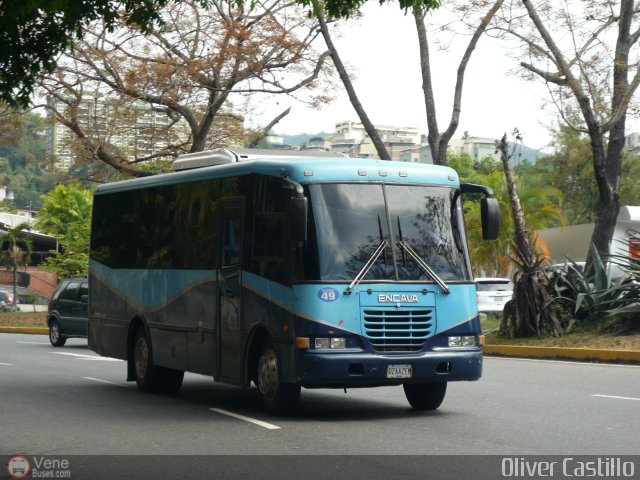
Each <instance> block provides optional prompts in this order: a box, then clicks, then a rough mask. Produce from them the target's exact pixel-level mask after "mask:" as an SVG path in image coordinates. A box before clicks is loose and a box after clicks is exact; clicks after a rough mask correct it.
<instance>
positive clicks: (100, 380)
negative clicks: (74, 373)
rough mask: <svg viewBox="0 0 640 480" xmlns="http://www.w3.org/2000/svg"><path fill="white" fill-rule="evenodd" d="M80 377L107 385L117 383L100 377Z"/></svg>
mask: <svg viewBox="0 0 640 480" xmlns="http://www.w3.org/2000/svg"><path fill="white" fill-rule="evenodd" d="M82 378H84V379H85V380H91V381H94V382H100V383H108V384H109V385H118V384H117V383H113V382H110V381H109V380H102V379H100V378H93V377H82Z"/></svg>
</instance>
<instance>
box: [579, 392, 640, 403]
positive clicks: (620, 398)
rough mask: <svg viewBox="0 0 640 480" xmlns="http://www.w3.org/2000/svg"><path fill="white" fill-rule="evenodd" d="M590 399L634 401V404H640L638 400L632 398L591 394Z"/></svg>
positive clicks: (639, 399)
mask: <svg viewBox="0 0 640 480" xmlns="http://www.w3.org/2000/svg"><path fill="white" fill-rule="evenodd" d="M591 396H592V397H599V398H613V399H615V400H635V401H636V402H640V398H633V397H616V396H615V395H600V394H597V393H596V394H593V395H591Z"/></svg>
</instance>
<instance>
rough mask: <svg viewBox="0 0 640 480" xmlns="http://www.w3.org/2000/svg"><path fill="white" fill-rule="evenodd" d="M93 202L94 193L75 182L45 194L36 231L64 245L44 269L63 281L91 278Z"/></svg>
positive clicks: (46, 262)
mask: <svg viewBox="0 0 640 480" xmlns="http://www.w3.org/2000/svg"><path fill="white" fill-rule="evenodd" d="M92 203H93V197H92V193H91V190H89V189H88V188H85V187H82V186H81V185H79V184H78V183H77V182H75V181H74V182H71V183H69V184H68V185H66V186H65V185H58V186H57V187H56V188H54V189H53V190H51V191H50V192H49V193H47V194H46V195H44V197H43V206H42V208H41V209H40V211H39V212H38V216H37V220H36V228H38V229H39V230H40V231H42V232H44V233H47V234H49V235H53V236H55V237H56V238H58V241H59V242H60V244H61V245H62V251H61V252H56V253H55V254H54V255H53V256H52V257H49V258H47V260H46V261H45V263H44V264H43V268H44V269H46V270H49V271H52V272H54V273H56V274H57V275H58V276H59V277H61V278H64V277H71V276H77V275H80V276H83V275H87V272H88V268H89V231H90V227H91V206H92Z"/></svg>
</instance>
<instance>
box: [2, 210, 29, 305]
mask: <svg viewBox="0 0 640 480" xmlns="http://www.w3.org/2000/svg"><path fill="white" fill-rule="evenodd" d="M23 230H26V231H27V232H29V231H30V230H31V225H30V224H29V223H27V222H22V223H20V224H18V225H16V226H15V227H12V228H9V229H7V231H6V232H5V233H0V246H2V260H3V263H4V265H5V266H6V267H7V268H11V269H12V271H13V306H14V308H17V305H18V265H21V264H22V263H23V262H24V261H28V260H29V258H30V257H31V252H32V251H33V244H32V242H31V240H30V239H29V236H28V234H27V236H26V237H24V236H23V235H22V231H23ZM5 243H6V244H7V246H6V250H5V248H4V246H5ZM21 247H22V248H21Z"/></svg>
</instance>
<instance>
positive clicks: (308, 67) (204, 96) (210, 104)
mask: <svg viewBox="0 0 640 480" xmlns="http://www.w3.org/2000/svg"><path fill="white" fill-rule="evenodd" d="M162 17H163V20H164V24H163V26H162V27H161V28H158V29H155V30H152V31H151V33H150V34H149V35H145V34H144V33H142V32H140V31H139V30H136V29H133V28H130V27H126V26H125V25H123V27H122V28H121V29H119V30H117V31H116V32H113V33H111V32H109V31H107V30H106V29H105V28H103V27H102V26H101V25H100V24H92V25H90V26H88V27H86V28H85V31H84V34H83V37H82V40H80V41H78V42H76V43H75V44H74V45H73V48H71V49H70V51H69V52H68V53H67V54H66V55H65V56H64V57H63V58H62V59H61V61H60V62H59V64H58V68H57V70H56V72H54V74H52V75H49V76H47V77H46V78H45V79H44V80H43V81H42V82H40V86H41V93H42V96H43V97H46V100H47V101H44V102H42V105H44V106H46V107H47V108H48V109H49V110H50V111H51V112H52V114H53V116H54V117H55V119H56V120H57V121H59V122H61V123H62V124H64V125H65V126H67V127H68V128H69V129H71V130H72V131H73V133H74V136H75V139H76V141H77V143H78V144H79V147H80V148H76V149H77V150H78V149H81V150H83V151H84V152H86V154H87V155H88V156H90V157H91V158H94V159H97V160H100V161H102V162H104V163H106V164H108V165H110V166H112V167H114V168H116V169H117V170H118V171H120V172H122V173H125V174H127V175H135V176H139V175H145V174H148V170H146V169H144V168H140V167H139V166H137V165H136V164H140V163H142V162H148V161H149V160H154V159H158V158H167V157H175V156H176V155H177V154H179V153H181V152H197V151H201V150H203V149H205V148H210V147H211V146H213V145H214V144H216V143H217V144H220V143H228V142H225V141H222V142H221V141H220V139H216V137H215V133H216V132H219V133H223V134H225V135H228V134H230V135H231V136H232V137H233V138H234V139H235V142H234V143H238V141H239V140H238V139H240V142H241V141H242V137H243V134H244V132H243V130H242V121H241V118H238V116H237V115H235V116H234V115H232V114H230V112H231V111H232V110H234V109H235V107H234V105H237V103H239V102H238V99H240V98H241V97H243V96H248V95H260V94H262V95H273V94H285V95H289V96H295V95H296V93H297V92H299V91H303V90H306V91H310V90H314V91H315V92H316V93H317V94H318V97H319V99H320V100H319V101H322V102H326V101H327V99H328V97H327V95H325V94H324V92H323V91H321V89H320V88H319V87H320V86H322V82H321V80H326V79H327V78H328V77H327V74H328V72H329V70H328V68H327V67H328V65H327V64H326V58H327V57H328V55H329V53H328V52H325V53H319V52H317V51H316V50H315V49H314V48H313V46H312V44H313V43H314V40H315V39H316V37H317V36H318V31H317V22H316V21H314V20H313V19H312V18H309V17H308V16H307V15H306V14H305V13H304V12H303V10H302V9H301V8H299V7H297V6H296V4H295V3H294V2H286V1H282V0H271V1H269V2H263V3H259V4H256V5H255V6H253V8H249V7H248V6H246V7H240V6H238V5H236V3H235V2H226V1H223V0H218V1H213V2H209V7H208V8H207V9H203V8H202V7H201V6H199V3H198V2H195V1H185V2H177V3H176V4H171V5H170V6H169V7H167V8H165V9H164V10H163V11H162ZM316 100H318V98H316ZM234 101H236V104H234ZM91 102H93V104H94V105H93V106H91ZM88 109H93V111H92V112H90V113H92V114H93V115H90V117H91V116H92V117H93V118H95V119H98V118H102V119H104V118H110V121H109V122H104V121H100V122H99V121H97V120H96V121H95V122H94V123H93V124H91V122H87V115H86V114H87V110H88ZM279 117H280V118H281V116H279ZM152 137H155V138H158V139H159V141H158V142H156V143H155V145H156V146H158V145H159V146H160V148H156V149H155V150H153V151H150V150H149V149H148V148H138V149H137V151H136V148H133V150H132V148H130V145H131V143H132V142H133V143H134V144H135V138H142V140H145V141H146V140H148V139H150V138H152ZM223 138H224V135H223ZM227 140H228V139H227ZM127 143H128V144H129V148H127ZM143 143H144V142H143ZM146 144H147V145H148V144H150V143H149V142H147V143H146ZM132 151H133V154H132V153H131V152H132Z"/></svg>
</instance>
